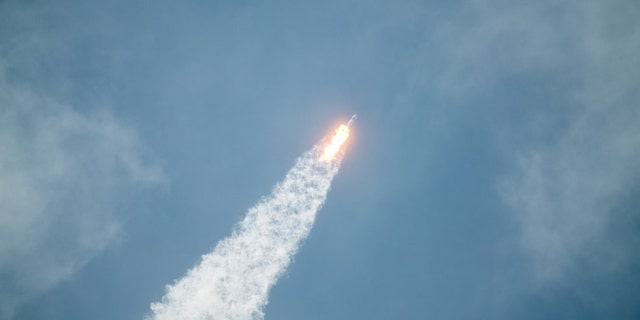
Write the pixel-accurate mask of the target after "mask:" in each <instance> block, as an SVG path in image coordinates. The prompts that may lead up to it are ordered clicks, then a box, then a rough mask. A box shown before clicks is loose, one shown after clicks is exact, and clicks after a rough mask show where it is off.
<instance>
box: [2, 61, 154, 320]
mask: <svg viewBox="0 0 640 320" xmlns="http://www.w3.org/2000/svg"><path fill="white" fill-rule="evenodd" d="M0 106H1V108H0V283H1V284H0V318H3V319H8V318H11V316H12V314H13V313H14V312H15V310H16V308H17V307H18V306H20V305H21V304H22V303H24V302H25V301H26V300H27V299H29V298H30V297H32V296H34V295H35V294H38V293H41V292H43V291H46V290H48V289H50V288H51V287H53V286H55V285H56V284H57V283H59V282H60V281H61V280H63V279H65V278H66V277H68V276H69V275H71V274H73V273H74V272H75V271H76V270H77V269H78V268H80V267H81V266H82V265H84V264H85V263H86V262H87V261H88V260H90V259H91V258H92V257H93V256H95V255H96V254H97V253H99V252H100V251H101V250H102V249H104V248H105V246H107V245H108V244H109V243H110V242H112V241H113V240H114V239H116V237H117V235H118V232H119V221H118V218H117V216H116V214H115V212H114V211H115V205H114V203H115V201H114V199H115V196H116V194H117V193H118V192H119V188H122V187H126V186H128V185H131V184H136V183H155V182H158V181H161V180H162V179H163V175H162V171H161V170H160V169H159V168H158V167H155V166H150V165H148V164H147V163H145V161H144V159H143V157H142V154H141V150H140V149H141V144H140V142H139V141H138V139H137V137H136V135H135V133H134V132H132V131H131V130H129V129H127V128H125V127H123V126H122V125H120V124H119V123H118V121H117V120H116V119H114V117H112V116H110V115H109V113H107V112H97V113H96V112H92V113H89V114H82V113H79V112H77V111H74V109H73V108H71V107H69V106H65V105H61V104H59V103H57V102H56V101H53V100H51V99H49V98H47V97H43V96H41V95H39V94H37V93H35V92H34V91H33V90H30V89H29V88H28V87H26V86H24V85H22V86H19V85H15V84H12V83H9V82H8V81H7V80H6V77H5V76H4V75H3V73H2V70H1V69H0Z"/></svg>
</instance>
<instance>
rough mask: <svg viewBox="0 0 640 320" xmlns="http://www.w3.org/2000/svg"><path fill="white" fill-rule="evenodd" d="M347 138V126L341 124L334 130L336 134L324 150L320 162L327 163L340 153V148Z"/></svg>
mask: <svg viewBox="0 0 640 320" xmlns="http://www.w3.org/2000/svg"><path fill="white" fill-rule="evenodd" d="M347 138H349V126H347V125H344V124H341V125H340V127H339V128H338V129H337V130H336V134H334V135H333V137H332V138H331V142H330V143H329V144H328V145H327V146H326V147H325V148H324V153H323V154H322V157H321V158H320V160H322V161H329V160H331V159H333V157H334V156H335V155H336V154H337V153H338V151H340V147H341V146H342V145H343V144H344V143H345V141H347Z"/></svg>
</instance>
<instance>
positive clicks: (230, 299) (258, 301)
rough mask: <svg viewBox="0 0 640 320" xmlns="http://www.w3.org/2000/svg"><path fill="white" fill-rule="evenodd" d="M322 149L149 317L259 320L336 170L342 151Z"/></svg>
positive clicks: (291, 174)
mask: <svg viewBox="0 0 640 320" xmlns="http://www.w3.org/2000/svg"><path fill="white" fill-rule="evenodd" d="M347 134H348V132H347ZM343 142H344V139H343V140H342V142H340V144H342V143H343ZM324 148H326V147H325V146H322V144H320V145H316V146H315V147H314V148H313V149H312V150H311V151H308V152H306V153H305V154H304V155H303V156H302V157H300V158H299V159H298V160H297V161H296V164H295V165H294V167H293V168H292V169H291V170H290V171H289V172H288V173H287V175H286V177H285V179H284V181H282V182H281V183H280V184H278V185H276V187H275V188H274V189H273V192H272V193H271V195H269V196H267V197H265V198H263V199H262V200H261V201H260V202H259V203H258V204H257V205H256V206H254V207H253V208H251V209H249V211H248V213H247V216H246V217H245V218H244V220H242V222H240V224H239V225H238V226H237V227H236V229H235V230H234V231H233V233H232V235H231V236H230V237H228V238H226V239H224V240H222V241H220V242H219V243H218V245H217V246H216V247H215V249H214V250H213V252H211V253H209V254H206V255H204V256H202V262H201V263H200V264H199V265H198V266H196V267H194V268H193V269H191V270H190V271H189V272H188V273H187V275H186V276H184V277H183V278H182V279H180V280H178V281H177V282H175V283H174V284H172V285H169V286H167V292H166V294H165V296H164V297H163V298H162V301H161V302H157V303H152V304H151V310H152V312H153V314H152V315H151V316H149V317H148V318H147V319H154V320H175V319H216V320H221V319H224V320H240V319H242V320H248V319H262V318H263V316H264V315H263V313H262V308H263V307H264V306H265V305H266V304H267V301H268V293H269V289H270V288H271V287H272V286H273V285H274V284H275V282H276V280H277V279H278V277H279V276H280V275H281V274H282V273H283V272H284V271H285V268H286V267H287V265H288V264H289V262H290V261H291V258H292V256H293V255H294V254H295V253H296V251H297V250H298V247H299V245H300V241H301V240H302V239H304V238H305V237H306V236H307V235H308V234H309V231H310V229H311V227H312V225H313V222H314V220H315V215H316V212H317V211H318V209H319V208H320V207H321V206H322V204H323V202H324V200H325V199H326V196H327V192H328V191H329V187H330V185H331V180H332V179H333V177H334V176H335V174H336V173H337V172H338V168H339V166H340V162H341V160H342V153H338V154H337V155H335V156H334V157H332V158H330V159H327V158H326V151H325V150H324Z"/></svg>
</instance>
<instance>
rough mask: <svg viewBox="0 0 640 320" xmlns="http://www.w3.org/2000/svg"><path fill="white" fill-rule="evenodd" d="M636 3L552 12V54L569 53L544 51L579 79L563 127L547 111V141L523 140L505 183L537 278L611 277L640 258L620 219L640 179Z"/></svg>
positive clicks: (542, 131)
mask: <svg viewBox="0 0 640 320" xmlns="http://www.w3.org/2000/svg"><path fill="white" fill-rule="evenodd" d="M634 8H635V10H637V9H638V6H637V4H633V3H630V2H625V1H615V2H613V3H607V4H604V3H597V2H581V3H574V4H572V5H571V6H569V7H567V8H558V9H559V10H558V11H557V12H554V16H555V21H556V22H555V24H556V25H557V26H558V27H559V28H558V29H556V31H555V33H554V32H553V30H549V31H550V32H548V33H547V37H548V39H550V40H547V41H548V42H549V43H555V44H557V45H555V46H549V47H548V49H547V51H548V52H553V51H555V52H557V53H562V52H565V53H567V56H565V57H562V56H561V55H559V54H554V55H553V57H549V56H548V57H547V58H551V60H552V64H554V65H556V66H559V67H560V68H562V70H565V71H566V72H570V73H572V76H573V77H574V79H576V80H577V84H576V85H575V87H573V88H572V89H571V90H569V91H567V92H565V93H564V95H565V96H566V97H567V100H568V101H571V103H572V104H573V105H572V106H571V107H569V106H566V107H562V108H561V109H560V110H556V113H555V114H558V113H560V114H562V113H567V114H568V116H567V117H566V119H568V120H567V121H564V122H565V123H566V126H564V127H563V128H559V129H558V128H557V127H556V128H551V127H549V126H547V125H542V124H543V123H552V122H554V121H553V120H550V119H549V118H550V117H552V115H550V114H546V115H545V113H544V112H543V113H541V116H540V117H539V118H538V119H537V120H538V121H537V122H536V123H535V124H534V125H533V130H532V131H533V132H536V133H537V134H538V136H546V137H547V138H546V139H541V140H540V141H534V142H533V143H530V144H527V145H522V146H520V148H519V150H518V151H517V156H516V157H514V159H516V160H515V161H516V162H517V164H516V166H515V167H516V169H515V170H513V171H512V172H511V173H510V174H509V176H507V177H506V178H505V179H504V180H503V181H502V183H501V190H502V194H503V198H504V200H505V201H506V203H508V204H509V205H510V208H511V209H512V211H513V213H514V214H515V217H516V220H517V221H518V223H519V225H520V229H521V231H522V238H521V243H522V245H523V249H524V250H525V252H526V253H527V255H528V257H529V258H530V260H531V263H532V266H533V268H532V272H533V275H534V276H535V279H538V280H540V281H543V282H548V281H561V280H562V279H565V278H566V277H567V276H568V274H570V271H571V270H573V269H574V268H575V267H577V266H578V265H580V266H581V267H583V268H585V267H586V269H589V270H591V271H590V272H591V273H592V274H595V275H600V276H606V275H607V274H609V273H610V272H612V271H619V270H620V268H624V267H625V266H626V265H627V263H628V262H629V260H630V259H638V258H639V256H638V255H637V253H636V251H637V245H638V243H637V240H638V239H637V237H635V236H634V235H633V232H632V231H630V230H624V229H621V228H619V224H616V223H615V221H616V220H619V219H622V218H625V215H628V214H629V212H628V210H625V209H623V208H624V207H625V205H626V203H628V202H629V201H630V200H632V199H633V196H634V194H635V195H636V196H637V189H635V191H634V188H637V181H638V179H639V178H640V162H639V161H638V159H639V158H640V139H639V137H640V96H639V95H638V92H639V90H640V77H639V76H638V74H637V72H634V71H633V70H639V69H640V23H638V22H637V19H635V20H634V19H629V18H630V17H629V16H627V15H626V13H625V12H629V11H633V10H634ZM561 9H571V10H566V11H563V10H561ZM563 12H565V13H563ZM566 12H570V14H568V13H566ZM535 18H536V15H522V16H520V17H519V18H518V19H519V20H520V21H522V22H523V23H525V24H528V23H533V21H535ZM554 39H555V40H554ZM561 39H567V42H561V41H559V40H561ZM556 40H557V41H556ZM560 44H562V47H558V45H560ZM529 49H534V48H531V47H530V46H529V45H527V44H526V43H523V50H524V51H528V50H529ZM534 51H535V50H534ZM545 119H546V120H545ZM540 120H542V121H540ZM546 131H552V133H549V132H546ZM549 137H551V138H549ZM632 215H633V216H635V217H636V218H637V217H638V212H637V209H635V212H633V213H632ZM616 233H624V235H622V236H620V235H619V234H618V235H617V236H614V235H615V234H616ZM612 239H616V240H612ZM620 239H624V240H622V241H620Z"/></svg>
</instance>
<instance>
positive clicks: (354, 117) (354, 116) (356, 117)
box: [347, 113, 358, 127]
mask: <svg viewBox="0 0 640 320" xmlns="http://www.w3.org/2000/svg"><path fill="white" fill-rule="evenodd" d="M355 119H358V114H357V113H354V114H353V116H351V119H349V122H347V127H351V124H352V123H353V120H355Z"/></svg>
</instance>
